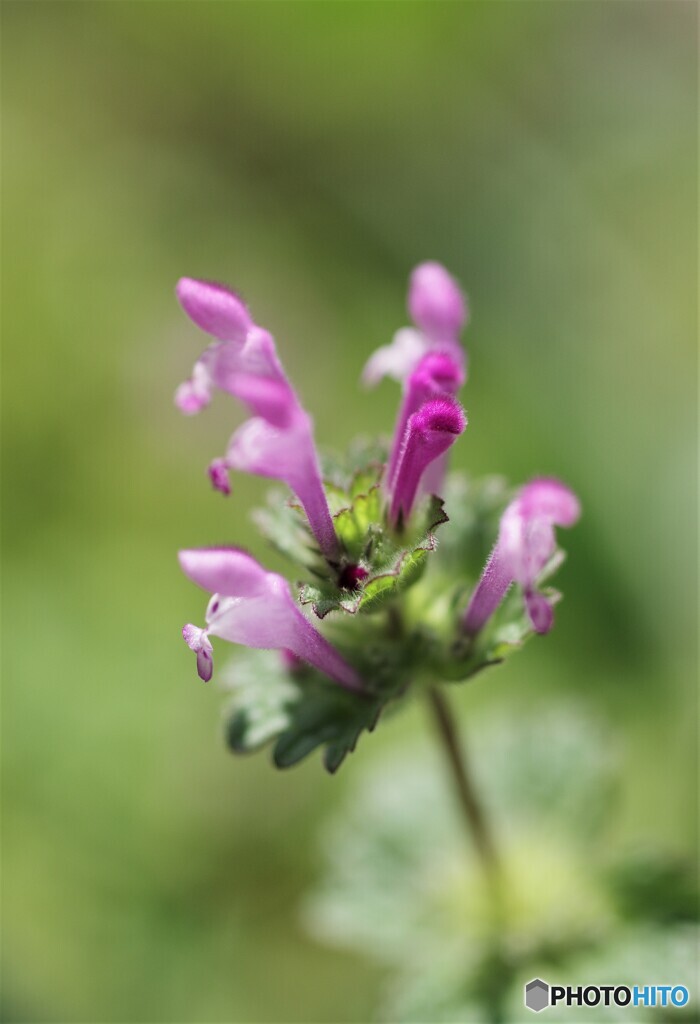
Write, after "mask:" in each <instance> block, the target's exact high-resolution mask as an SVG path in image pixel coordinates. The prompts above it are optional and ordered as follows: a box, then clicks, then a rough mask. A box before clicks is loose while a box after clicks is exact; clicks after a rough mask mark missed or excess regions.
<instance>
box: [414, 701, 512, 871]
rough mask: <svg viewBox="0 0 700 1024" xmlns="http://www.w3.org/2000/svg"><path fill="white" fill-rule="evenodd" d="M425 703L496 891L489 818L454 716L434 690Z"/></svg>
mask: <svg viewBox="0 0 700 1024" xmlns="http://www.w3.org/2000/svg"><path fill="white" fill-rule="evenodd" d="M428 699H429V701H430V706H431V709H432V712H433V717H434V720H435V724H436V726H437V731H438V735H439V737H440V739H441V741H442V748H443V751H444V753H445V759H446V761H447V764H448V766H449V768H450V771H451V773H452V779H453V782H454V785H455V790H456V793H457V796H458V798H459V805H460V809H461V811H462V818H463V820H464V823H465V825H466V827H467V831H468V832H469V836H470V839H471V841H472V843H473V844H474V848H475V850H476V852H477V855H478V857H479V860H480V862H481V865H482V867H483V869H484V872H485V874H486V876H487V878H488V879H489V883H490V884H491V885H492V886H493V887H494V889H495V888H496V887H497V882H498V878H499V875H500V865H499V858H498V853H497V850H496V846H495V843H494V839H493V833H492V831H491V827H490V825H489V822H488V818H487V817H486V815H485V813H484V808H483V805H482V803H481V800H480V799H479V795H478V793H477V791H476V788H475V786H474V780H473V778H472V776H471V774H470V772H469V764H468V761H467V756H466V753H465V750H464V745H463V742H460V736H459V734H458V732H457V726H456V724H455V720H454V716H453V714H452V711H451V710H450V706H449V704H448V702H447V700H446V699H445V695H444V694H443V693H442V691H441V690H439V689H438V687H437V686H431V687H430V689H429V690H428Z"/></svg>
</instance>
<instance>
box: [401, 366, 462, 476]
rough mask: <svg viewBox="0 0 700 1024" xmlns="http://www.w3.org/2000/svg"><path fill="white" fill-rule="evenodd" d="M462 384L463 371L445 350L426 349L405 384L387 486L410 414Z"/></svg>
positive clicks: (450, 392) (452, 393)
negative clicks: (428, 350) (429, 350)
mask: <svg viewBox="0 0 700 1024" xmlns="http://www.w3.org/2000/svg"><path fill="white" fill-rule="evenodd" d="M463 383H464V370H463V369H462V366H461V365H460V364H459V363H458V362H456V361H455V360H454V359H453V358H452V356H450V355H448V353H447V352H428V353H427V355H425V356H423V358H422V359H421V361H420V363H419V364H418V366H417V367H416V369H415V370H414V371H413V373H411V375H410V377H409V378H408V380H407V382H406V385H405V389H404V396H403V401H402V403H401V408H400V409H399V415H398V419H397V421H396V427H395V429H394V441H393V444H392V449H391V457H390V459H389V469H388V472H387V484H388V485H389V486H390V485H391V482H392V481H393V479H394V476H395V474H396V467H397V465H398V461H399V457H400V455H401V450H402V447H403V443H404V437H405V433H406V426H407V424H408V421H409V419H410V418H411V416H412V415H413V413H414V412H418V410H419V409H420V408H421V406H422V405H424V404H425V402H427V401H429V399H431V398H439V397H440V395H456V394H457V392H458V391H459V389H460V387H461V386H462V384H463Z"/></svg>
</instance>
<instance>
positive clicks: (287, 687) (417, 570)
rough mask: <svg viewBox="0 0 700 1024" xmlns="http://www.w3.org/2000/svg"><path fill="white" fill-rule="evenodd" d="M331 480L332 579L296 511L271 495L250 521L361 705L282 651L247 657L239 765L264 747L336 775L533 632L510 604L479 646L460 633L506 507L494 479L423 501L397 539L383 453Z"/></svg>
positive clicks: (234, 710)
mask: <svg viewBox="0 0 700 1024" xmlns="http://www.w3.org/2000/svg"><path fill="white" fill-rule="evenodd" d="M363 459H364V461H363ZM358 462H359V463H360V464H359V465H358ZM325 469H326V476H327V479H326V481H325V487H326V492H327V494H328V496H329V502H330V506H331V511H332V514H333V523H334V527H335V530H336V533H337V535H338V538H339V540H340V541H341V544H342V547H343V556H342V558H341V561H340V563H339V564H338V565H337V566H336V567H331V566H329V564H328V562H327V561H326V560H325V559H324V558H323V556H322V555H321V553H320V551H319V549H318V546H317V544H316V542H315V539H314V536H313V534H312V533H311V530H310V529H309V527H308V525H307V520H306V517H305V516H304V514H303V511H302V510H301V509H300V508H299V507H298V506H297V505H296V504H294V503H293V502H289V501H285V500H284V499H283V497H282V496H281V495H279V494H273V495H272V496H271V498H270V501H269V503H268V505H267V506H266V507H265V508H262V509H259V510H257V511H256V512H255V513H254V517H255V521H256V523H257V524H258V526H259V527H260V528H261V530H262V531H263V533H264V534H265V536H266V537H267V539H268V540H269V541H270V543H271V544H272V545H273V546H274V547H275V548H276V549H277V550H278V551H280V552H281V553H282V554H284V555H285V556H286V557H287V558H288V559H289V560H290V562H291V563H292V564H293V567H294V569H293V571H294V572H295V575H296V585H295V592H296V594H297V597H298V600H299V602H300V603H301V605H303V606H306V608H307V611H308V612H309V613H310V614H311V615H312V618H313V617H314V616H317V617H318V618H319V619H323V624H324V633H325V634H326V636H327V637H328V639H329V640H330V641H331V642H332V643H333V645H334V646H335V647H336V648H337V650H338V651H339V652H340V653H341V654H342V655H344V656H345V657H347V658H348V659H349V660H351V661H352V664H353V665H354V666H355V667H356V668H357V670H358V672H359V674H360V676H361V677H362V679H363V680H364V681H365V684H366V687H367V693H366V695H364V694H355V693H349V692H347V691H345V690H342V689H341V688H339V687H337V686H334V685H333V684H332V683H330V682H329V681H328V679H327V678H325V677H324V676H323V675H322V674H321V673H320V672H318V671H316V670H315V669H312V668H310V667H309V666H307V665H305V664H303V663H301V662H299V663H295V662H293V663H290V664H291V667H290V664H287V663H286V662H285V661H284V660H283V659H282V658H280V656H279V654H277V653H276V652H272V651H248V652H245V653H244V652H241V654H240V655H239V656H238V657H237V658H236V659H235V661H234V662H233V663H232V665H231V667H230V670H229V682H228V685H229V687H230V689H231V692H232V697H231V702H230V705H229V707H228V712H227V713H228V722H227V726H226V736H227V740H228V743H229V746H230V747H231V749H232V750H234V751H235V752H236V753H243V752H247V751H252V750H257V749H258V748H260V747H262V746H264V745H266V744H268V743H270V744H272V754H273V760H274V763H275V764H276V765H277V767H280V768H285V767H288V766H290V765H292V764H296V763H297V762H298V761H300V760H301V759H302V758H304V757H306V756H307V755H308V754H310V753H311V752H312V751H313V750H315V749H316V748H322V749H323V763H324V765H325V767H326V768H327V769H328V771H331V772H334V771H336V769H337V768H338V767H339V766H340V764H341V763H342V762H343V760H344V758H345V756H346V754H348V753H349V752H351V751H352V750H354V749H355V746H356V744H357V741H358V739H359V737H360V736H361V734H362V733H363V732H364V731H365V730H366V731H368V732H371V731H372V730H373V729H374V728H375V726H376V724H377V722H378V720H379V718H380V716H381V715H382V713H383V712H384V711H385V710H386V709H387V708H388V707H390V706H391V707H394V706H397V705H398V704H399V702H400V701H401V700H402V699H403V698H404V697H405V696H406V695H407V694H408V693H409V692H410V691H411V690H413V689H416V688H418V687H423V686H426V685H428V684H433V683H436V682H440V681H445V682H454V683H458V682H466V681H467V680H468V679H471V678H472V677H473V676H474V675H476V674H477V673H478V672H481V671H482V670H483V669H485V668H488V667H490V666H493V665H497V664H499V663H501V662H502V661H503V660H504V659H505V658H507V657H508V656H509V655H510V654H511V653H512V652H513V651H515V650H517V649H518V648H519V647H521V646H522V644H523V643H524V642H525V640H527V639H528V637H529V636H531V635H532V626H531V624H530V621H529V619H528V618H527V615H526V614H525V612H524V610H523V604H522V601H521V600H520V599H519V596H518V595H516V594H514V593H513V594H511V595H509V596H508V597H507V598H506V600H505V601H504V602H503V603H502V604H501V606H500V607H499V608H498V610H497V611H496V613H495V614H494V615H493V617H492V619H491V621H490V622H489V623H488V625H487V626H486V628H484V629H483V630H482V631H481V633H480V634H479V635H478V636H476V637H473V638H469V637H467V636H465V634H464V632H463V630H462V629H461V628H460V620H461V616H462V615H463V613H464V608H465V606H466V603H467V599H468V596H469V591H470V589H471V588H472V587H473V585H474V584H475V582H476V580H477V579H478V575H479V572H480V569H481V567H482V566H483V564H484V561H485V559H486V558H487V556H488V553H489V551H490V550H491V548H492V546H493V544H494V542H495V540H496V536H497V532H498V522H499V517H500V515H501V513H502V511H503V509H504V508H505V506H506V505H507V504H508V502H509V500H510V499H511V497H512V493H511V491H510V490H509V488H508V487H507V486H506V484H505V482H504V481H503V480H502V479H501V478H499V477H488V478H486V479H483V480H477V481H472V480H469V479H468V478H466V477H465V476H462V475H460V474H457V473H453V474H452V475H451V477H450V479H449V482H448V486H447V488H446V495H447V497H446V499H445V501H443V500H442V499H439V498H437V497H434V496H432V497H427V498H425V499H423V502H422V504H421V505H420V506H419V507H418V508H417V509H416V511H415V512H414V514H413V516H412V518H411V523H410V527H409V528H408V529H405V530H392V529H391V528H390V527H389V526H388V525H387V522H386V519H385V517H384V514H383V507H384V501H383V494H382V471H383V461H381V453H380V452H373V453H370V455H369V456H368V455H367V452H364V453H361V454H360V455H359V456H358V454H357V453H354V454H351V456H350V457H349V458H348V459H347V460H346V462H345V463H344V464H341V463H339V462H337V461H336V462H334V463H332V464H330V463H329V464H328V465H327V466H326V467H325Z"/></svg>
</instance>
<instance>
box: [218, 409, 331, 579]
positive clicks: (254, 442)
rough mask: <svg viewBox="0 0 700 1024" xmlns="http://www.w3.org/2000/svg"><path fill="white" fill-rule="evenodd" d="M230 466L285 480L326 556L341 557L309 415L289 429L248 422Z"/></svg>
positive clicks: (229, 456)
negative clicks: (302, 509)
mask: <svg viewBox="0 0 700 1024" xmlns="http://www.w3.org/2000/svg"><path fill="white" fill-rule="evenodd" d="M226 463H227V465H228V466H229V467H230V468H231V469H238V470H243V471H245V472H248V473H255V474H256V475H257V476H264V477H270V478H272V479H274V480H282V481H284V483H286V484H287V485H288V486H289V487H291V489H292V490H293V491H294V493H295V494H296V495H297V497H298V498H299V500H300V502H301V504H302V505H303V506H304V511H305V512H306V516H307V518H308V520H309V525H310V527H311V529H312V531H313V533H314V536H315V537H316V539H317V541H318V543H319V545H320V547H321V550H322V551H323V553H324V555H325V556H326V557H327V558H329V559H331V560H333V559H335V558H337V557H338V553H339V549H338V540H337V537H336V534H335V529H334V527H333V520H332V519H331V514H330V511H329V508H328V501H327V499H326V495H325V491H324V489H323V483H322V481H321V471H320V468H319V464H318V457H317V455H316V447H315V445H314V441H313V434H312V430H311V420H310V419H309V417H308V416H307V415H306V413H303V412H302V411H301V410H300V411H299V413H298V415H297V416H296V418H295V420H294V422H293V423H292V425H291V426H289V427H287V428H278V427H275V426H273V425H271V424H270V423H268V422H266V421H265V420H264V419H262V418H260V417H257V418H254V419H250V420H248V421H247V422H246V423H244V424H243V425H242V426H241V427H239V428H238V430H237V431H236V432H235V434H234V435H233V437H232V438H231V441H230V443H229V447H228V451H227V452H226Z"/></svg>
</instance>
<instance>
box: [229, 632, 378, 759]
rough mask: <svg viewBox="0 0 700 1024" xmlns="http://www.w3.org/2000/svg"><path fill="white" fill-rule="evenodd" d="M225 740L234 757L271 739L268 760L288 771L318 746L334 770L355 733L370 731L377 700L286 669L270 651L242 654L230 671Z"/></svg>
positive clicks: (301, 671)
mask: <svg viewBox="0 0 700 1024" xmlns="http://www.w3.org/2000/svg"><path fill="white" fill-rule="evenodd" d="M229 685H230V687H231V689H232V691H233V697H232V700H231V703H230V707H229V709H228V717H227V724H226V739H227V742H228V745H229V746H230V748H231V750H233V751H235V752H236V753H237V754H244V753H250V752H252V751H254V750H258V749H260V747H262V746H264V745H265V744H267V743H269V742H272V741H274V745H273V748H272V758H273V761H274V763H275V765H276V766H277V767H278V768H289V767H291V766H292V765H294V764H297V762H298V761H301V760H302V759H303V758H304V757H306V756H307V755H308V754H310V753H312V752H313V751H314V750H316V749H317V748H318V747H322V748H324V753H323V763H324V766H325V767H326V769H327V770H328V771H329V772H335V771H336V770H337V769H338V768H339V767H340V765H341V764H342V762H343V760H344V759H345V756H346V755H347V754H348V753H350V751H352V750H354V749H355V745H356V743H357V741H358V738H359V736H360V734H361V733H362V732H363V731H364V730H365V729H367V730H368V731H370V732H371V731H372V729H374V727H375V725H376V723H377V719H378V717H379V714H380V712H381V709H382V706H383V701H382V699H381V698H379V697H358V696H356V695H354V694H350V693H348V692H347V691H345V690H343V689H341V687H339V686H336V685H334V684H333V683H330V682H329V681H328V680H327V679H325V678H324V677H323V676H320V675H319V674H318V673H316V672H314V671H313V670H311V669H308V668H306V667H299V668H298V669H295V670H294V671H293V672H290V671H288V670H287V669H286V668H285V667H284V665H283V662H282V659H281V658H280V657H279V655H278V654H277V653H276V652H272V651H248V652H246V654H245V655H244V656H243V657H241V658H239V659H237V660H236V662H235V665H234V666H233V668H232V670H231V672H230V684H229Z"/></svg>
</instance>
